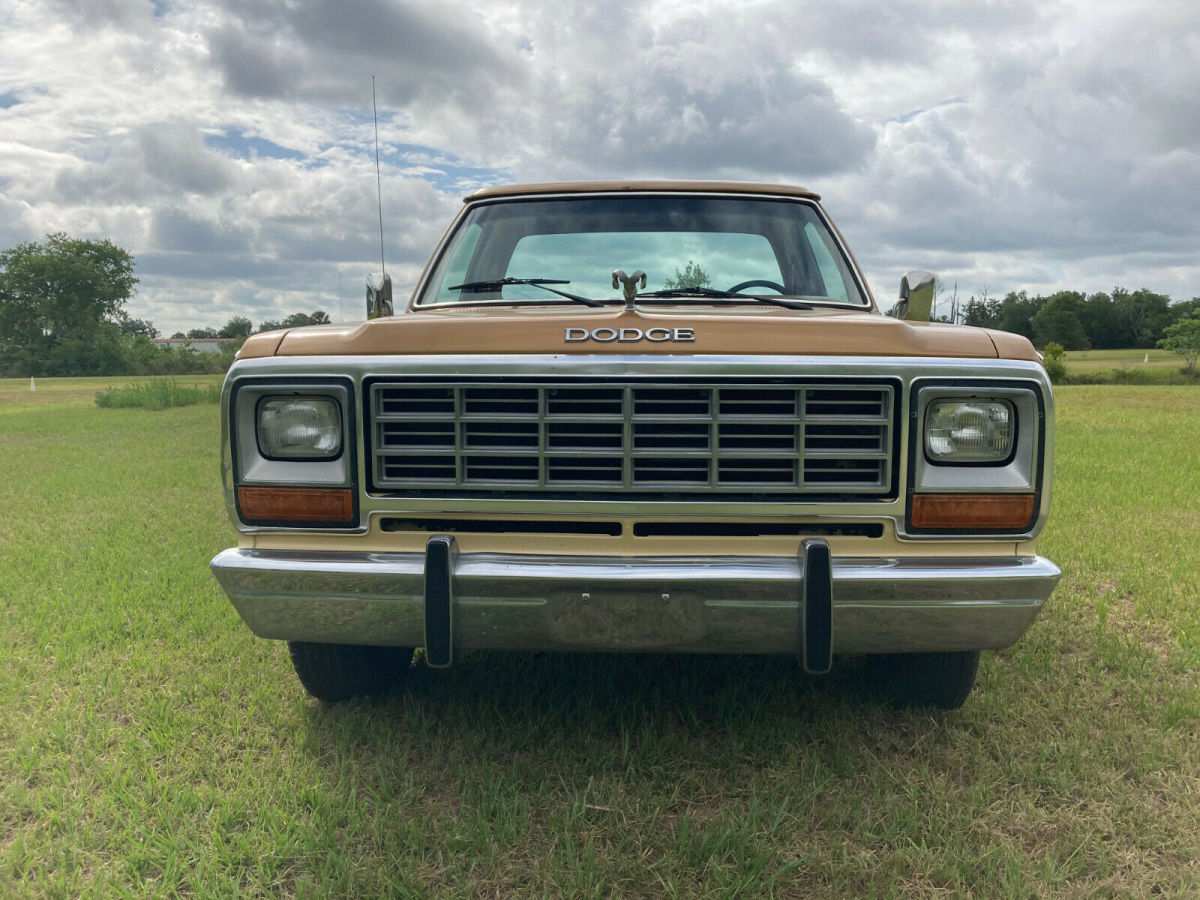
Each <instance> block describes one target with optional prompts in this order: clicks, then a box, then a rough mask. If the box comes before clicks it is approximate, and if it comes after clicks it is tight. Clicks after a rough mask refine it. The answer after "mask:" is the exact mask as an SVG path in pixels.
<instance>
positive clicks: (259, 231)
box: [0, 0, 1200, 332]
mask: <svg viewBox="0 0 1200 900" xmlns="http://www.w3.org/2000/svg"><path fill="white" fill-rule="evenodd" d="M0 24H2V25H3V27H2V28H0V60H3V63H2V64H0V173H3V175H2V176H0V242H3V243H4V244H5V246H11V244H12V243H15V242H17V241H20V240H28V239H36V238H39V237H41V236H42V235H44V234H45V233H46V232H48V231H56V230H65V231H68V232H70V233H72V234H76V235H78V236H81V237H109V238H112V239H113V240H115V241H117V242H118V243H120V244H121V245H122V246H126V247H128V248H129V249H130V250H131V251H132V252H133V253H134V254H135V256H136V258H137V260H138V265H139V274H141V276H142V283H141V285H140V293H139V295H138V297H137V298H136V300H135V301H134V302H133V303H132V304H131V309H130V312H131V314H134V315H137V316H138V317H140V318H149V319H152V320H153V321H155V322H156V323H157V324H158V325H159V327H160V328H161V329H163V330H166V331H168V332H169V331H174V330H179V329H183V330H186V329H187V328H192V327H197V326H202V325H219V324H222V323H223V322H224V321H225V320H226V319H228V318H229V317H230V316H232V315H237V314H241V315H249V316H250V317H251V318H253V319H255V321H260V320H262V319H266V318H279V317H280V316H282V315H286V314H287V313H289V312H293V311H296V310H297V309H303V310H304V311H311V310H312V309H315V308H318V307H320V308H326V309H331V304H332V303H334V302H336V300H337V295H338V288H337V285H338V282H339V280H340V282H341V284H342V298H343V302H344V304H345V306H346V308H347V310H348V311H352V312H354V314H355V315H357V313H358V311H359V307H360V306H361V304H360V303H359V300H360V299H361V298H360V296H359V295H360V294H361V281H362V276H363V275H364V274H365V273H366V272H368V271H373V270H377V269H378V266H379V259H378V256H379V232H378V228H379V223H378V214H377V210H376V195H375V189H376V187H375V168H374V165H375V164H374V145H375V137H374V119H373V116H372V110H371V108H370V101H371V97H370V88H371V76H372V75H375V77H376V88H377V95H378V100H379V111H380V117H379V138H380V151H381V157H382V175H383V179H382V180H383V208H384V231H385V254H386V256H387V260H388V267H389V270H392V271H393V276H394V278H395V281H396V285H397V293H398V294H401V295H403V294H405V293H406V292H407V291H408V290H409V289H411V287H412V286H413V284H414V283H415V281H416V278H417V276H418V274H419V272H420V269H421V266H422V265H423V262H424V260H425V258H426V257H427V255H428V254H429V252H430V251H431V250H432V248H433V245H434V244H435V242H436V241H437V238H438V236H439V235H440V234H441V232H442V230H443V229H444V227H445V225H446V224H447V223H448V222H449V220H450V218H451V217H452V216H453V215H454V213H455V212H456V211H457V210H458V209H459V208H460V197H461V196H462V195H463V194H465V193H467V192H469V191H471V190H473V189H474V188H476V187H478V186H480V185H482V184H488V183H498V182H504V181H515V180H524V181H538V180H552V179H557V178H589V179H590V178H599V177H617V178H626V177H637V176H655V177H701V178H705V177H708V178H734V179H746V180H782V181H788V182H792V183H800V184H804V185H805V186H807V187H810V188H813V189H816V190H817V191H819V192H820V193H821V194H822V195H824V196H825V198H826V201H827V206H828V208H829V209H830V211H831V212H832V214H833V216H834V218H835V219H836V220H837V221H838V223H839V224H840V225H841V226H842V228H843V230H844V231H845V232H846V234H847V236H848V238H849V240H850V243H851V245H852V247H853V248H854V249H855V252H856V254H857V255H858V257H859V260H860V261H861V262H862V263H863V264H864V266H865V268H866V269H867V271H868V275H869V277H870V278H871V280H872V281H873V282H875V283H876V287H877V290H878V292H879V293H880V294H881V295H887V296H890V295H891V294H892V293H893V291H894V285H895V284H896V283H897V281H898V278H899V275H900V273H901V272H902V271H904V270H905V269H907V268H929V269H931V270H935V271H938V272H939V274H941V275H942V276H943V278H944V279H945V280H947V283H948V284H952V283H953V280H954V279H958V281H959V284H960V290H968V291H974V290H976V289H978V288H980V287H981V286H983V285H987V286H988V287H989V289H990V290H992V291H993V292H998V293H1000V294H1003V293H1004V292H1006V291H1008V290H1011V289H1018V288H1022V287H1027V288H1030V289H1033V290H1053V289H1057V288H1059V287H1072V288H1078V289H1082V290H1099V289H1107V288H1111V286H1112V285H1113V284H1114V283H1118V282H1121V283H1125V284H1128V285H1136V286H1142V285H1143V284H1144V285H1146V286H1148V287H1151V288H1153V289H1156V290H1160V291H1165V292H1167V293H1170V294H1172V296H1177V297H1190V296H1193V295H1196V294H1200V261H1197V260H1196V257H1195V252H1194V248H1195V247H1196V246H1200V221H1198V219H1197V217H1196V215H1195V212H1194V205H1195V203H1194V198H1195V197H1197V196H1200V100H1198V99H1197V93H1196V91H1195V90H1194V84H1193V81H1194V76H1195V73H1196V72H1197V71H1200V13H1198V12H1197V11H1196V9H1195V7H1194V5H1192V4H1187V3H1165V4H1158V5H1155V6H1154V7H1152V8H1150V9H1147V8H1144V7H1129V6H1128V5H1127V4H1124V3H1120V2H1117V0H1094V2H1092V0H1088V2H1086V3H1084V2H1083V0H1039V2H1037V3H1035V2H1033V0H1000V2H989V3H986V4H975V5H968V6H964V5H962V4H955V3H941V2H927V0H898V2H897V3H893V4H883V5H881V4H877V3H867V2H847V3H837V4H829V3H827V2H823V0H752V2H737V3H735V2H732V0H688V2H686V3H684V2H682V0H615V2H606V3H600V2H598V0H575V2H564V3H559V4H553V5H552V4H547V3H543V2H538V0H511V2H507V3H504V4H496V3H484V2H482V0H447V2H444V3H434V2H432V0H404V2H389V0H368V2H364V3H355V4H343V3H335V2H332V0H316V2H304V3H295V4H282V3H276V2H271V0H236V2H235V0H195V2H190V3H187V4H182V3H178V4H177V3H162V2H152V0H87V2H68V0H27V2H24V3H22V4H17V5H10V7H8V8H6V10H5V12H3V13H0ZM351 298H353V299H352V300H351ZM288 304H296V306H295V307H289V306H288Z"/></svg>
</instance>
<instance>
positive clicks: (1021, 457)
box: [905, 378, 1053, 537]
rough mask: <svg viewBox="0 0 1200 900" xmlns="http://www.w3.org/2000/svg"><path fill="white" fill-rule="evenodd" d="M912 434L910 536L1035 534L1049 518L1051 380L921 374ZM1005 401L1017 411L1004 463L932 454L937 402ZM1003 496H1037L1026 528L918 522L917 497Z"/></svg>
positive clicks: (915, 391) (914, 401)
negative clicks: (947, 459) (929, 442)
mask: <svg viewBox="0 0 1200 900" xmlns="http://www.w3.org/2000/svg"><path fill="white" fill-rule="evenodd" d="M909 396H910V404H911V407H910V420H909V421H910V427H909V437H908V466H907V468H908V483H907V504H906V511H905V533H906V534H907V535H908V536H913V537H921V536H930V537H932V536H936V535H946V534H956V535H964V536H972V535H973V536H980V537H982V536H987V535H991V536H996V535H1012V536H1014V537H1032V536H1033V535H1034V534H1035V533H1036V531H1037V530H1038V527H1039V522H1040V521H1042V520H1043V519H1044V516H1045V507H1044V503H1043V498H1044V496H1046V494H1045V492H1046V490H1047V489H1048V485H1047V484H1046V478H1047V465H1048V458H1049V457H1048V454H1049V453H1050V449H1049V448H1048V444H1047V442H1048V441H1051V440H1052V437H1053V435H1052V434H1051V432H1050V431H1049V425H1048V418H1047V416H1048V409H1049V405H1050V404H1051V403H1052V400H1051V395H1050V394H1049V387H1048V385H1043V384H1041V383H1039V382H1036V381H1032V380H1030V381H1024V380H1014V379H995V380H992V379H986V378H980V379H978V380H976V379H970V380H966V379H954V380H950V379H939V378H919V379H916V380H914V381H913V383H912V387H911V393H910V395H909ZM942 400H945V401H956V402H965V401H971V402H979V401H1005V402H1007V403H1008V404H1010V405H1011V409H1012V414H1013V415H1014V416H1015V427H1014V439H1013V447H1012V452H1011V453H1010V454H1009V456H1008V458H1007V459H1005V460H1001V461H999V462H966V463H944V462H934V461H931V460H930V459H928V457H927V454H926V452H925V446H926V433H927V428H928V422H929V420H930V408H931V405H932V404H933V403H935V402H937V401H942ZM915 494H926V495H937V494H942V495H955V494H961V495H972V494H977V495H981V496H982V495H985V494H991V495H1000V494H1011V495H1018V494H1028V495H1032V496H1033V509H1032V514H1031V517H1030V519H1029V521H1028V522H1027V523H1026V524H1025V526H1024V527H1020V528H1009V527H1005V528H996V529H991V528H982V527H981V528H921V527H916V526H914V525H913V519H912V512H913V496H914V495H915Z"/></svg>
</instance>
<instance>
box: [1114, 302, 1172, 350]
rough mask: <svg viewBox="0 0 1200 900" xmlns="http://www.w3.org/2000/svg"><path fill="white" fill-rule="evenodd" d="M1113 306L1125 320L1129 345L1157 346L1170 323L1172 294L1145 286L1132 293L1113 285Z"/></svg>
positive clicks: (1127, 345)
mask: <svg viewBox="0 0 1200 900" xmlns="http://www.w3.org/2000/svg"><path fill="white" fill-rule="evenodd" d="M1112 300H1113V308H1114V310H1115V311H1116V314H1117V320H1118V321H1119V322H1120V324H1121V329H1122V332H1123V338H1124V343H1123V345H1122V346H1125V347H1153V346H1154V342H1155V340H1157V339H1158V338H1159V337H1161V336H1162V334H1163V329H1164V328H1166V326H1167V325H1168V324H1169V323H1170V321H1171V319H1172V315H1171V308H1170V307H1171V298H1170V297H1168V296H1166V295H1165V294H1156V293H1154V292H1153V291H1149V290H1146V288H1141V289H1139V290H1136V291H1134V292H1132V293H1130V292H1129V291H1127V290H1125V289H1124V288H1113V292H1112Z"/></svg>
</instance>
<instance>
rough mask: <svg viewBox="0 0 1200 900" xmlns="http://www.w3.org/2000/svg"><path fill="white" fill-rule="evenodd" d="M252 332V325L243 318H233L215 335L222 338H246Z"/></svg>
mask: <svg viewBox="0 0 1200 900" xmlns="http://www.w3.org/2000/svg"><path fill="white" fill-rule="evenodd" d="M253 331H254V323H253V322H251V321H250V320H249V319H247V318H246V317H245V316H234V317H233V318H231V319H230V320H229V321H228V322H226V323H225V327H224V328H222V329H221V330H220V331H219V332H217V335H218V336H219V337H223V338H248V337H250V334H251V332H253Z"/></svg>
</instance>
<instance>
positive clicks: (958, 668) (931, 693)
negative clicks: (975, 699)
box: [867, 650, 979, 709]
mask: <svg viewBox="0 0 1200 900" xmlns="http://www.w3.org/2000/svg"><path fill="white" fill-rule="evenodd" d="M978 669H979V651H978V650H962V651H957V652H953V653H886V654H879V655H876V656H868V657H867V672H868V675H869V676H870V679H871V681H872V683H873V684H874V685H875V687H876V688H877V689H878V690H879V691H880V692H881V693H882V694H883V695H884V696H885V697H887V698H888V699H889V700H891V701H892V702H893V703H897V704H899V705H901V706H926V707H933V708H935V709H958V708H959V707H960V706H962V705H963V701H964V700H966V699H967V695H968V694H969V693H971V687H972V686H973V685H974V684H975V673H976V672H977V671H978Z"/></svg>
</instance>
